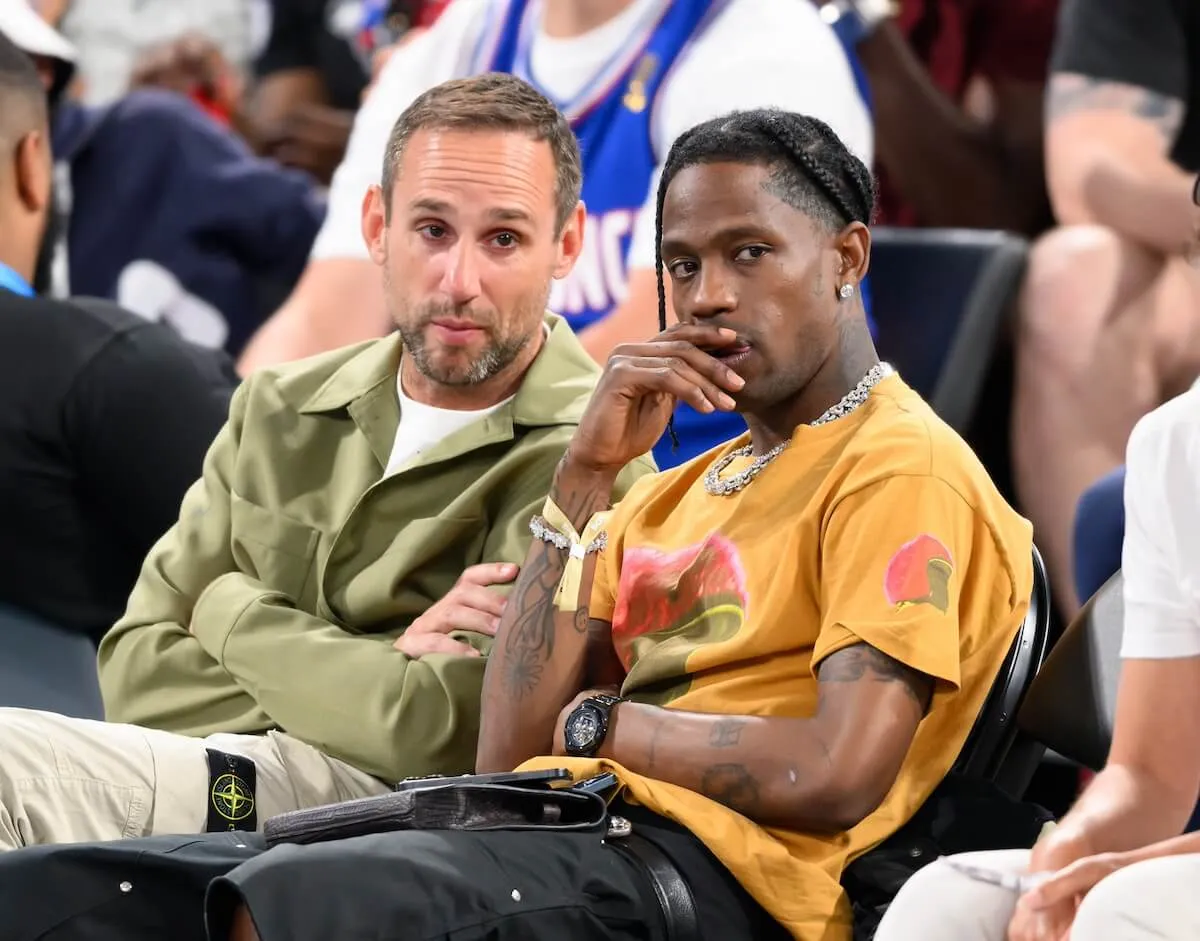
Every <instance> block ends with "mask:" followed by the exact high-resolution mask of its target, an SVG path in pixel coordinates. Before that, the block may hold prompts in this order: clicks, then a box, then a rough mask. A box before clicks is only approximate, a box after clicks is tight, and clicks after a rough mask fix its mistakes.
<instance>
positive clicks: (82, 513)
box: [0, 19, 237, 640]
mask: <svg viewBox="0 0 1200 941" xmlns="http://www.w3.org/2000/svg"><path fill="white" fill-rule="evenodd" d="M34 22H39V21H37V20H36V19H35V20H34ZM39 25H40V24H39ZM27 38H28V37H27ZM30 41H31V42H36V38H33V39H31V40H30ZM0 153H2V154H3V162H0V519H3V520H4V525H3V526H2V527H0V603H2V604H5V605H11V606H14V607H16V608H19V609H22V610H25V611H28V612H31V613H35V614H37V615H39V616H41V617H42V618H44V619H46V620H49V621H51V622H53V623H55V624H58V625H59V626H62V627H64V628H68V629H71V630H75V631H80V632H82V633H86V634H89V635H90V636H92V637H93V638H95V639H97V640H98V639H99V637H100V635H101V634H102V633H103V632H104V631H106V630H107V629H108V628H109V627H111V626H112V624H113V623H114V622H115V621H116V620H117V618H118V617H119V616H120V614H121V612H122V611H123V610H124V607H125V601H126V599H127V598H128V596H129V591H130V589H131V588H132V587H133V585H134V582H135V581H136V580H137V574H138V570H139V569H140V568H141V564H142V560H143V559H144V558H145V556H146V553H147V552H148V551H149V550H150V547H151V546H152V545H153V544H154V542H155V541H156V540H157V539H158V538H159V537H160V536H161V535H162V534H163V533H164V532H166V531H167V529H168V528H170V526H171V523H172V522H173V521H174V520H175V519H176V518H177V515H178V511H179V501H180V500H181V499H182V497H183V494H184V491H185V490H186V489H187V487H188V486H189V485H190V484H191V482H192V481H193V480H194V479H195V478H196V475H197V474H198V473H199V472H200V467H201V463H202V461H203V458H204V453H205V451H206V450H207V449H208V446H209V444H210V443H211V442H212V439H213V437H214V436H215V435H216V433H217V430H218V429H219V428H220V427H221V423H222V422H223V421H224V418H225V414H226V411H227V408H228V404H229V397H230V395H231V394H232V392H233V389H234V386H235V385H236V384H237V376H236V374H235V373H234V370H233V363H232V361H231V360H229V359H228V358H227V357H226V356H225V355H224V354H223V353H220V352H218V351H212V350H203V349H200V348H198V347H193V346H192V345H191V344H188V343H186V342H184V341H183V340H181V339H180V338H179V336H178V335H177V334H176V333H175V332H174V331H172V330H170V329H168V328H167V327H164V326H162V325H161V324H151V323H147V322H146V321H145V320H143V319H142V318H140V317H137V316H135V315H134V314H131V313H128V312H127V311H124V310H121V309H120V308H118V307H116V306H114V305H112V304H109V303H107V302H103V301H92V300H80V301H56V300H50V299H48V298H44V297H39V296H37V295H36V294H35V289H37V288H44V287H45V286H46V283H47V281H48V279H49V273H48V262H49V258H50V257H51V255H52V250H53V245H54V236H55V225H54V220H55V214H54V211H53V199H52V189H53V166H52V160H51V154H50V132H49V121H48V113H47V105H46V95H45V91H44V89H43V85H42V81H41V78H40V77H39V75H38V73H37V71H36V70H35V69H34V66H33V63H32V62H31V61H30V59H29V57H28V56H27V55H26V54H25V53H24V52H23V51H22V50H20V49H18V48H17V46H16V45H14V44H13V43H12V42H10V41H9V40H8V39H6V38H4V36H3V35H0Z"/></svg>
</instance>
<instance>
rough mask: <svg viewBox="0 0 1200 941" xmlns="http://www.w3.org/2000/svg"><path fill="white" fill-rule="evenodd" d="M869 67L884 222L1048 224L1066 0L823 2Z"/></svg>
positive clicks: (1026, 227)
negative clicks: (1054, 97)
mask: <svg viewBox="0 0 1200 941" xmlns="http://www.w3.org/2000/svg"><path fill="white" fill-rule="evenodd" d="M820 2H822V3H823V4H824V5H823V6H822V10H821V12H822V16H823V17H824V18H825V19H826V21H827V22H829V23H831V24H832V25H833V27H834V29H835V31H836V32H837V33H838V35H839V37H841V38H842V40H843V42H845V43H846V44H847V45H848V46H849V47H851V48H853V49H854V51H855V53H856V54H857V56H858V58H859V59H860V61H861V63H862V65H863V68H864V69H865V72H866V75H867V78H868V81H869V84H870V94H871V103H872V111H873V116H874V119H875V139H876V144H875V150H876V166H877V168H878V176H879V184H880V194H879V211H878V215H877V220H878V222H879V223H881V224H884V225H925V226H955V227H957V226H961V227H966V228H975V229H1007V230H1009V231H1013V232H1020V233H1025V234H1027V235H1036V234H1038V233H1040V232H1042V231H1044V230H1045V229H1046V228H1047V227H1048V226H1049V224H1050V221H1051V219H1050V213H1049V205H1048V203H1047V199H1046V186H1045V181H1044V176H1043V171H1042V102H1043V98H1044V95H1045V86H1046V73H1047V69H1048V65H1049V58H1050V48H1051V43H1052V41H1053V38H1054V23H1055V17H1056V14H1057V12H1058V5H1059V0H900V2H899V3H895V2H892V0H820Z"/></svg>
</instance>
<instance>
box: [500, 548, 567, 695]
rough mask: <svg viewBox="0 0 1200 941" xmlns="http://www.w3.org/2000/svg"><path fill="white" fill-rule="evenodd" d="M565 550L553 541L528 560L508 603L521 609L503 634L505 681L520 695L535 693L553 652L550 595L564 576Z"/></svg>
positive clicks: (510, 690) (513, 691)
mask: <svg viewBox="0 0 1200 941" xmlns="http://www.w3.org/2000/svg"><path fill="white" fill-rule="evenodd" d="M562 555H563V553H562V552H560V551H559V550H558V549H556V548H554V547H553V546H550V545H545V544H543V545H542V546H541V547H540V548H537V549H536V552H535V554H534V557H533V558H532V559H529V560H527V561H526V563H525V567H524V569H522V571H521V577H520V579H519V580H518V581H517V585H516V588H515V589H514V590H513V593H512V597H511V598H510V599H509V605H510V606H515V608H516V610H517V611H518V612H519V613H518V615H517V617H516V618H515V619H514V620H513V622H512V623H511V624H510V625H509V629H508V631H507V632H505V635H504V648H503V649H504V685H505V688H506V689H507V690H508V692H509V693H511V694H512V695H513V696H515V697H517V698H518V699H520V698H523V697H525V696H527V695H528V694H530V693H532V692H533V691H534V690H535V689H536V688H537V685H538V683H539V682H540V681H541V678H542V667H543V665H544V664H545V663H546V661H547V660H549V659H550V657H551V656H552V655H553V654H554V608H553V607H552V605H551V604H550V603H549V598H550V597H551V596H552V595H553V593H554V590H555V589H556V588H557V587H558V581H559V579H560V578H562V570H563V562H562Z"/></svg>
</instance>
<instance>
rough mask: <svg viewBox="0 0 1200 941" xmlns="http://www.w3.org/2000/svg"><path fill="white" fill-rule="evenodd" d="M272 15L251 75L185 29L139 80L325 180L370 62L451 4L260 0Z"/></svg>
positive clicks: (156, 52)
mask: <svg viewBox="0 0 1200 941" xmlns="http://www.w3.org/2000/svg"><path fill="white" fill-rule="evenodd" d="M260 2H262V3H263V4H264V6H266V8H267V10H268V17H269V28H268V36H267V41H266V47H265V48H264V49H263V51H262V53H261V55H259V56H258V58H257V59H256V61H255V62H254V69H253V71H254V76H253V79H248V78H247V77H246V73H244V72H243V71H241V70H239V69H237V68H236V67H235V66H234V65H233V64H232V63H230V62H229V60H228V59H226V58H225V56H224V55H223V54H222V53H221V49H220V47H219V46H218V44H217V43H215V42H213V41H211V40H209V39H207V38H206V37H204V36H201V35H195V34H193V35H188V36H183V37H180V38H178V39H175V40H173V41H172V42H170V43H166V44H164V45H163V46H160V47H158V48H155V49H153V50H151V51H150V52H148V53H147V54H146V55H145V56H144V57H143V58H142V60H141V61H140V62H139V63H138V67H137V68H136V70H135V72H134V78H133V84H134V85H135V86H139V87H150V86H156V87H162V88H168V89H171V90H173V91H177V92H180V93H183V94H185V95H188V96H190V97H192V98H193V99H194V100H196V101H197V102H198V103H199V104H201V106H203V107H205V108H206V109H207V110H209V111H210V112H215V114H216V115H217V116H218V117H219V118H220V119H221V120H224V121H226V122H228V123H229V124H230V125H231V126H232V127H233V128H234V129H236V130H237V132H238V133H239V134H241V135H242V137H243V138H245V140H246V141H247V142H248V143H249V144H250V145H251V146H252V147H253V148H254V149H255V150H256V151H257V152H258V153H259V154H261V155H263V156H269V157H272V158H274V159H275V160H277V161H279V162H280V163H282V164H283V165H285V166H289V167H295V168H297V169H301V170H306V171H307V172H309V173H311V174H312V175H313V176H314V177H316V178H317V179H318V180H320V181H321V182H322V183H328V182H329V180H330V178H331V177H332V176H333V171H334V170H335V169H336V168H337V165H338V164H339V163H340V162H341V160H342V157H343V155H344V153H345V150H346V142H347V140H348V139H349V137H350V129H351V126H352V125H353V123H354V113H355V112H356V111H357V110H358V107H359V104H360V102H361V99H362V95H363V92H364V91H365V89H366V87H367V83H368V81H369V79H370V75H371V68H372V58H373V56H374V55H375V53H376V52H378V51H380V50H382V49H386V48H390V46H391V45H392V44H394V43H395V42H397V41H398V40H400V39H401V38H402V37H404V36H405V35H406V34H407V31H408V28H409V27H410V25H411V26H412V27H413V28H417V29H423V28H425V27H427V26H428V25H430V24H431V23H432V22H433V20H434V19H435V18H436V14H437V13H438V12H440V9H441V7H443V6H445V0H421V2H413V3H403V4H402V3H396V2H393V3H385V2H384V0H377V2H375V3H371V2H367V0H270V2H269V3H268V2H267V0H260Z"/></svg>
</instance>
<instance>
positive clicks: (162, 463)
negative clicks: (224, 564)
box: [64, 323, 238, 555]
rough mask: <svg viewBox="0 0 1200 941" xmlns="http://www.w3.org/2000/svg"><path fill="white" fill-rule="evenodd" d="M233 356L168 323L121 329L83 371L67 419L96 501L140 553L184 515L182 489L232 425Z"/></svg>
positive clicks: (90, 496) (77, 457) (83, 478)
mask: <svg viewBox="0 0 1200 941" xmlns="http://www.w3.org/2000/svg"><path fill="white" fill-rule="evenodd" d="M237 382H238V379H237V374H236V372H235V371H234V368H233V364H232V362H231V361H230V360H229V358H228V357H227V356H226V355H225V354H224V353H223V352H221V351H219V350H209V349H204V348H201V347H198V346H193V345H192V344H190V343H187V342H186V341H184V340H182V339H181V338H180V337H179V336H178V335H177V334H176V333H175V331H173V330H172V329H170V328H169V327H166V326H164V325H162V324H155V323H145V324H138V325H136V326H133V327H131V328H128V329H126V330H124V331H122V332H120V333H118V334H116V335H115V336H114V337H113V339H112V340H111V341H109V342H108V343H107V344H106V345H105V346H104V347H102V348H101V349H100V350H99V351H98V352H97V353H96V354H95V356H93V357H92V359H91V361H90V362H89V363H88V364H87V365H86V366H85V367H84V368H83V370H82V371H81V372H80V373H79V376H78V377H77V379H76V381H75V383H74V385H73V386H72V388H71V391H70V393H69V394H68V396H67V399H66V404H65V411H64V423H65V426H66V427H65V433H66V439H67V442H68V446H69V448H70V449H71V452H72V455H73V457H74V458H75V464H76V466H77V467H78V468H79V473H80V481H81V485H82V487H83V489H84V491H85V493H86V495H87V498H88V502H89V504H90V505H92V506H94V507H97V508H99V510H100V511H101V512H102V513H103V515H104V516H105V517H106V518H107V519H108V520H109V523H110V525H112V526H113V527H114V529H115V530H116V532H117V533H118V534H119V535H120V536H122V537H124V541H125V542H127V544H128V545H129V547H130V548H131V549H132V550H134V551H137V552H139V553H141V554H143V555H144V554H146V553H147V552H149V550H150V547H151V546H152V545H153V544H154V543H155V542H156V541H157V540H158V538H159V537H160V536H162V534H163V533H165V532H166V531H167V530H168V529H170V528H171V526H172V525H174V523H175V522H176V520H177V519H178V517H179V504H180V501H181V500H182V499H183V494H184V492H185V491H186V490H187V488H188V487H190V486H191V485H192V484H193V483H195V481H196V480H198V479H199V477H200V471H201V468H202V465H203V463H204V455H205V453H206V452H207V451H208V447H209V445H210V444H212V441H213V438H214V437H216V434H217V431H218V430H220V428H221V426H222V425H223V424H224V423H225V419H226V418H227V417H228V414H229V400H230V398H231V397H232V395H233V390H234V388H235V387H236V386H237Z"/></svg>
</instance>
